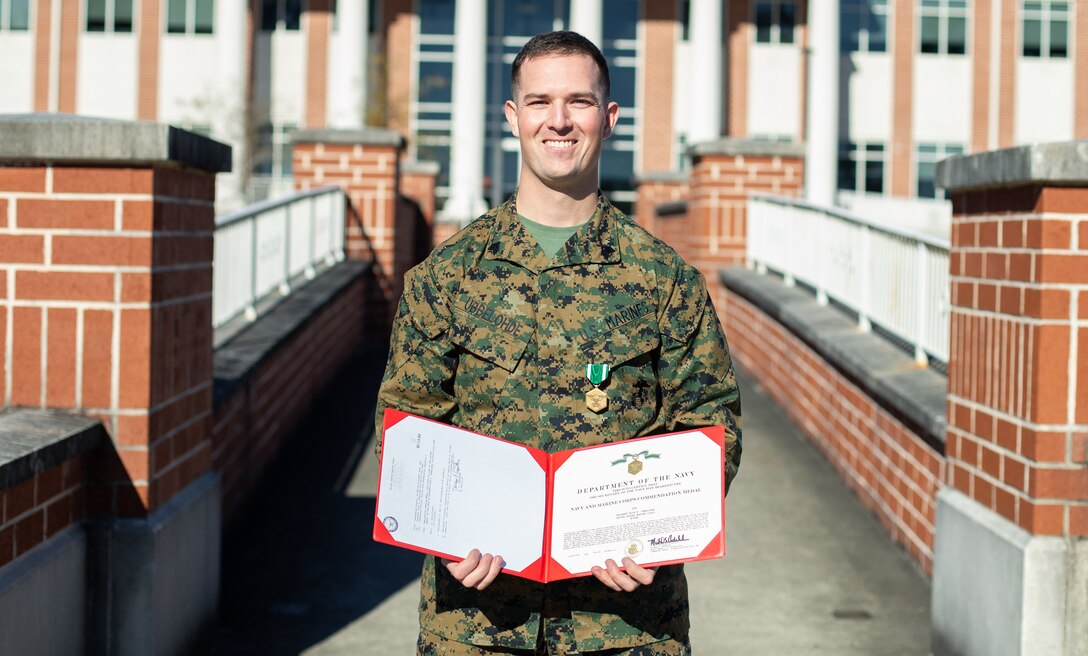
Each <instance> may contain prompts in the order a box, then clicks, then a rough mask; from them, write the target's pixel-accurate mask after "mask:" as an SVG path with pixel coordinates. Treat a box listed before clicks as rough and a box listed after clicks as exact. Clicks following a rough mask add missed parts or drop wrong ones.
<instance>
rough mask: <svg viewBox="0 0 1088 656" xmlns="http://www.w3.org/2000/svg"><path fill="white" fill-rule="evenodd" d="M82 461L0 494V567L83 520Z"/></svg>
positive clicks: (48, 472) (61, 466)
mask: <svg viewBox="0 0 1088 656" xmlns="http://www.w3.org/2000/svg"><path fill="white" fill-rule="evenodd" d="M82 484H83V458H82V457H79V456H77V457H75V458H73V459H71V460H68V461H66V462H64V463H63V464H60V465H58V466H56V467H53V468H51V469H47V470H46V471H44V472H42V473H41V474H38V475H37V476H35V477H34V478H32V479H30V480H27V481H23V482H22V483H20V484H18V485H16V486H14V487H11V488H8V489H6V490H0V567H3V566H4V565H6V564H8V563H9V562H11V561H12V560H15V559H16V558H18V557H19V556H22V555H23V554H25V553H26V552H27V551H30V550H31V549H33V548H34V547H35V546H37V545H39V544H41V543H42V542H44V541H45V540H48V539H49V538H51V537H53V536H54V535H56V534H57V533H59V532H60V531H62V530H64V529H65V528H67V527H69V526H71V525H72V524H75V523H77V522H79V521H80V520H82V519H83V515H84V512H83V487H82Z"/></svg>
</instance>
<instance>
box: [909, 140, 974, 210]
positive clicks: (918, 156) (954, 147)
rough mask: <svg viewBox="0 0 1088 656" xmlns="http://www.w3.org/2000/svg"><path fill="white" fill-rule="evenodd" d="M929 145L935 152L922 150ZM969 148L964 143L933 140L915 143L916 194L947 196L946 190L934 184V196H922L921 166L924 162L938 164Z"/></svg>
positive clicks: (919, 196)
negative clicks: (919, 186)
mask: <svg viewBox="0 0 1088 656" xmlns="http://www.w3.org/2000/svg"><path fill="white" fill-rule="evenodd" d="M925 146H929V147H930V148H932V149H933V150H934V152H922V148H923V147H925ZM966 152H967V148H966V146H965V145H964V144H962V143H948V142H944V143H936V142H932V141H920V142H918V143H916V144H914V195H915V196H916V197H918V198H937V199H943V198H945V192H944V190H943V189H941V188H940V187H938V186H936V184H934V186H933V196H922V195H920V194H919V193H918V185H919V184H921V182H922V175H921V168H922V165H923V164H934V165H935V164H936V163H937V162H939V161H941V160H942V159H946V158H948V157H952V156H953V155H962V154H964V153H966Z"/></svg>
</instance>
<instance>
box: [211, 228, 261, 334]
mask: <svg viewBox="0 0 1088 656" xmlns="http://www.w3.org/2000/svg"><path fill="white" fill-rule="evenodd" d="M258 216H259V215H257V216H251V217H250V218H249V299H248V300H247V301H246V309H245V315H246V321H253V320H255V319H256V318H257V218H258ZM214 292H215V290H212V293H214Z"/></svg>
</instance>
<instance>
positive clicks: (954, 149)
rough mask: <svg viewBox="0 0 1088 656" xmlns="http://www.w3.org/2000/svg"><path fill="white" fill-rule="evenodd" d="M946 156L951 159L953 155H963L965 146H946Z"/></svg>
mask: <svg viewBox="0 0 1088 656" xmlns="http://www.w3.org/2000/svg"><path fill="white" fill-rule="evenodd" d="M944 154H945V156H946V157H951V156H952V155H962V154H963V146H961V145H959V144H950V145H948V146H945V148H944Z"/></svg>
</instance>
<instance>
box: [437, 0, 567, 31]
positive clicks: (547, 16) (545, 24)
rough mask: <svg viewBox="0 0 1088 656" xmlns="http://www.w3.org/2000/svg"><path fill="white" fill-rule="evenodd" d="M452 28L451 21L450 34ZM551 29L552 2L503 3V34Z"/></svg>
mask: <svg viewBox="0 0 1088 656" xmlns="http://www.w3.org/2000/svg"><path fill="white" fill-rule="evenodd" d="M428 1H433V0H428ZM450 4H451V5H453V4H454V3H453V2H451V3H450ZM451 11H452V9H451ZM451 16H452V14H451ZM451 21H452V18H451ZM452 29H453V28H452V22H451V28H450V32H449V34H452V33H453V31H452ZM551 29H552V6H551V3H542V2H530V1H528V0H515V1H514V2H507V3H506V4H505V5H503V30H504V32H503V36H533V35H535V34H538V33H540V32H547V31H550V30H551Z"/></svg>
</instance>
